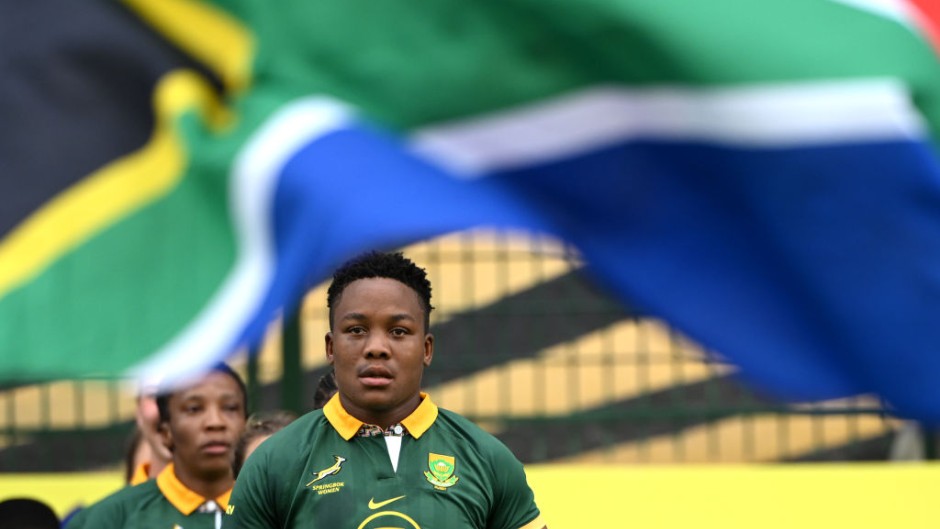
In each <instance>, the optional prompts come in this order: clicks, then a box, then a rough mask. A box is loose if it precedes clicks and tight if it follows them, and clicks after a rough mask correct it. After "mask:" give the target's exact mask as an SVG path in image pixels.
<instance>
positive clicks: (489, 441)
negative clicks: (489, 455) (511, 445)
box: [431, 408, 509, 453]
mask: <svg viewBox="0 0 940 529" xmlns="http://www.w3.org/2000/svg"><path fill="white" fill-rule="evenodd" d="M431 428H432V429H436V430H437V431H438V433H439V434H440V435H444V436H448V437H450V438H451V440H452V441H454V442H463V443H464V444H468V445H471V446H473V447H475V448H476V450H478V451H481V452H500V453H502V452H508V450H509V449H508V448H506V445H504V444H503V443H502V441H500V440H499V439H497V438H496V436H494V435H493V434H491V433H489V432H487V431H486V430H484V429H483V428H480V427H479V426H478V425H477V424H476V423H474V422H473V421H471V420H470V419H468V418H466V417H464V416H463V415H460V414H459V413H456V412H453V411H450V410H447V409H444V408H438V418H437V420H436V421H435V424H434V425H432V426H431Z"/></svg>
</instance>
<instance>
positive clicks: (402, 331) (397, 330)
mask: <svg viewBox="0 0 940 529" xmlns="http://www.w3.org/2000/svg"><path fill="white" fill-rule="evenodd" d="M409 334H411V332H410V331H409V330H408V329H404V328H402V327H395V328H394V329H392V336H398V337H401V336H407V335H409Z"/></svg>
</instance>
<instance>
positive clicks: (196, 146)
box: [0, 0, 940, 423]
mask: <svg viewBox="0 0 940 529" xmlns="http://www.w3.org/2000/svg"><path fill="white" fill-rule="evenodd" d="M62 3H63V5H65V4H67V2H64V1H63V2H62ZM95 5H96V6H97V7H96V9H97V10H98V11H100V12H101V13H102V18H107V21H106V22H101V21H100V20H98V19H95V20H93V21H87V24H89V25H92V26H95V25H101V26H102V27H108V28H114V31H113V34H112V33H109V32H91V34H90V35H89V34H88V32H81V33H80V34H81V35H83V37H82V39H79V38H78V37H77V36H75V35H76V34H77V33H70V32H69V31H68V30H67V29H70V30H72V31H74V30H75V29H74V28H75V27H76V25H77V24H76V23H75V22H76V21H74V20H73V21H72V22H73V24H71V25H69V26H68V28H66V29H59V30H57V32H51V31H50V32H49V33H50V35H53V34H54V36H55V38H54V39H53V40H52V41H50V42H53V43H58V47H56V45H54V44H50V45H49V46H48V49H43V50H40V51H45V52H48V54H50V55H53V56H57V57H64V59H62V60H63V61H64V64H63V65H62V66H63V69H62V70H61V71H65V72H69V73H70V74H72V76H73V77H77V78H78V81H79V85H81V81H86V82H87V83H91V82H92V80H93V79H106V78H108V77H109V76H114V77H117V78H118V79H119V80H121V79H123V78H122V75H121V74H120V73H119V72H123V71H124V69H122V68H120V69H113V68H114V66H116V65H121V64H128V65H131V66H133V68H131V72H133V73H135V74H138V77H139V78H140V81H139V82H138V83H137V84H136V85H133V86H131V87H130V88H128V89H127V90H128V91H129V90H130V89H131V88H134V89H140V88H142V89H143V92H145V93H152V94H153V103H152V107H153V110H152V111H143V112H140V111H135V113H134V114H133V115H135V116H136V115H139V114H142V115H143V116H144V117H143V118H142V120H143V122H144V123H147V120H152V125H150V129H149V130H150V135H149V136H148V137H147V138H146V139H145V140H144V141H142V142H140V141H139V140H138V143H137V144H135V143H134V142H133V141H134V140H133V138H121V139H122V140H124V142H123V143H121V142H117V141H115V142H109V143H108V146H107V147H109V148H111V149H115V150H114V151H113V152H110V153H108V152H107V150H106V149H105V150H102V151H100V153H104V154H100V153H99V151H94V152H95V153H99V154H97V155H98V156H99V157H100V156H105V157H107V156H110V157H111V158H107V162H106V163H100V164H98V165H96V164H95V160H96V158H94V157H93V156H91V153H92V151H93V149H91V147H89V148H88V149H82V150H79V152H74V153H72V152H69V151H68V150H66V151H63V152H65V153H66V154H69V156H68V157H65V158H64V159H60V160H59V162H61V164H63V165H57V166H56V167H63V166H64V167H66V168H69V167H72V168H73V169H74V170H73V171H72V172H70V173H69V171H68V170H65V173H68V174H67V176H65V177H59V176H55V175H53V176H50V177H49V178H48V179H47V180H48V182H49V183H48V184H47V185H46V186H45V187H43V188H41V189H40V190H39V191H35V192H32V193H33V195H32V196H31V198H29V199H28V200H27V199H25V198H24V199H23V200H20V199H17V200H11V201H10V202H11V203H12V204H15V207H11V208H10V209H9V210H8V211H7V210H6V207H7V206H5V210H4V214H3V217H0V221H2V222H3V223H4V224H2V225H0V229H3V230H5V231H3V232H0V234H2V236H3V237H4V238H3V239H2V240H0V321H4V322H7V323H9V324H5V325H3V328H2V329H0V349H2V350H3V351H4V354H3V355H2V359H0V373H3V374H4V376H5V377H7V378H19V379H25V378H40V379H41V378H50V377H59V376H74V375H90V374H108V375H115V374H118V373H123V372H125V370H127V369H132V370H133V371H134V372H137V373H145V374H148V375H156V374H159V375H170V374H174V375H179V374H180V373H185V372H190V370H193V369H199V368H201V367H205V366H206V365H208V364H210V363H212V362H215V361H217V360H218V359H220V358H224V357H225V356H226V355H227V354H230V353H231V352H232V350H233V348H234V347H236V346H238V345H241V344H246V343H251V342H253V341H256V340H257V339H258V338H259V337H260V336H261V333H262V331H263V329H264V327H265V326H266V325H267V323H268V322H269V321H270V320H271V319H272V318H273V317H274V316H275V315H276V314H277V312H278V311H279V310H282V309H283V308H284V307H291V306H292V305H293V304H296V302H297V300H298V299H299V297H300V295H301V294H302V293H303V291H304V289H305V288H306V287H309V286H310V285H311V284H313V283H314V282H315V281H318V280H321V279H323V278H324V277H325V275H326V274H327V273H328V272H329V270H330V269H331V268H332V267H333V266H335V264H337V263H338V262H340V261H341V260H343V259H345V258H347V257H349V256H351V255H353V254H355V253H356V252H359V251H362V250H364V249H367V248H370V247H376V246H378V247H393V246H397V245H400V244H405V243H408V242H412V241H416V240H420V239H422V238H426V237H430V236H434V235H437V234H441V233H446V232H448V231H453V230H459V229H464V228H467V227H471V226H477V225H483V224H486V225H493V226H506V227H520V228H525V229H531V230H535V231H543V232H549V233H553V234H556V235H558V236H560V237H562V238H563V239H564V240H566V241H568V242H570V243H571V244H573V245H574V246H576V247H577V248H578V249H579V250H580V251H581V252H582V253H583V255H584V257H585V260H586V262H587V263H588V270H589V271H591V272H592V273H593V274H594V275H595V277H597V278H598V279H599V280H600V281H601V282H602V283H603V284H605V285H607V286H608V288H610V289H612V291H614V292H616V293H617V294H618V295H619V296H620V297H621V298H622V299H624V300H628V301H629V302H630V303H632V304H635V305H639V306H641V307H643V308H645V309H646V310H647V311H649V312H650V313H651V314H654V315H657V316H660V317H662V318H664V319H665V320H667V321H669V322H670V323H672V324H673V325H675V326H676V327H678V328H679V329H681V330H683V331H684V332H686V333H687V334H688V335H690V336H691V337H693V338H694V339H696V340H698V341H699V342H701V343H702V344H704V345H706V346H708V347H710V348H712V349H714V350H716V351H718V352H719V353H720V354H722V355H724V356H726V357H727V358H728V359H729V360H731V361H732V362H734V363H735V364H736V365H738V366H740V368H741V372H742V375H743V376H744V377H746V378H747V379H749V380H751V381H752V382H753V383H754V384H755V385H757V386H758V387H762V388H764V389H765V390H767V391H768V392H770V393H773V394H775V395H778V396H780V397H783V398H788V399H800V400H804V399H805V400H809V399H822V398H832V397H838V396H845V395H852V394H857V393H864V392H875V393H877V394H879V395H881V396H883V397H884V398H885V399H886V400H887V401H888V402H890V403H891V404H892V405H893V406H895V407H896V408H897V409H898V410H899V413H901V414H903V415H909V416H911V417H915V418H918V419H921V420H924V421H928V422H933V423H936V422H938V421H940V392H937V391H935V390H934V389H933V388H934V385H935V383H936V380H938V378H940V355H938V354H937V352H938V351H937V349H938V347H940V327H938V326H936V325H933V319H934V314H936V313H938V309H940V164H938V158H937V147H938V143H937V138H938V137H940V61H938V55H937V49H938V47H937V42H938V41H937V34H938V33H937V27H938V26H937V20H938V17H937V8H936V7H934V6H933V4H930V3H929V2H927V1H918V0H911V1H903V0H897V1H894V2H876V1H873V0H851V1H850V0H840V1H836V0H786V1H784V0H777V1H766V2H760V3H754V2H749V1H747V0H713V1H710V2H705V3H692V2H684V1H680V0H642V1H630V2H627V1H623V0H584V1H579V2H572V1H570V0H548V1H545V0H540V1H538V2H533V1H526V0H513V1H504V2H498V3H466V2H459V1H456V0H427V1H425V2H417V3H416V2H405V1H397V0H389V1H386V2H382V3H378V4H377V3H372V2H370V3H366V2H360V1H359V0H344V1H343V2H339V1H333V0H328V1H321V2H304V1H301V0H285V1H283V2H278V3H276V4H273V3H272V5H270V6H268V5H267V4H264V3H258V2H253V1H248V0H216V1H213V2H199V1H196V0H154V1H148V0H127V1H126V2H125V3H124V7H121V8H120V10H119V11H120V12H119V13H115V10H117V8H118V7H119V6H116V5H115V4H109V3H100V4H95ZM125 9H126V11H125ZM105 14H107V15H105ZM95 27H97V26H95ZM23 32H25V31H24V30H20V33H23ZM59 33H62V34H64V35H66V36H68V35H72V37H71V38H73V39H76V42H77V44H79V49H78V51H75V50H74V48H72V47H69V46H67V45H65V44H63V41H61V40H56V39H60V38H61V37H62V36H61V35H58V34H59ZM24 38H26V37H25V36H24ZM29 38H39V37H37V36H34V35H33V36H30V37H29ZM109 38H110V39H113V40H114V43H116V42H118V41H120V40H122V39H127V40H129V41H132V42H134V43H136V45H135V46H136V47H130V46H129V47H118V48H115V47H114V46H112V45H110V44H113V43H111V41H107V39H109ZM83 39H88V40H87V42H86V41H84V40H83ZM105 41H107V42H105ZM64 42H65V43H68V42H70V41H64ZM82 46H84V47H82ZM4 49H11V50H14V51H16V50H18V49H19V48H18V47H17V46H12V47H11V46H5V47H4ZM145 50H146V51H145ZM152 50H158V51H159V53H158V55H159V56H160V57H161V58H162V59H161V60H162V63H161V62H159V61H156V62H147V66H144V65H143V62H142V61H143V58H144V57H150V56H151V55H153V53H152ZM83 52H84V53H83ZM0 53H3V52H0ZM30 53H33V54H37V56H35V57H30ZM39 53H40V52H39V51H29V52H27V53H23V52H20V53H14V55H17V56H18V61H19V62H16V63H15V64H17V65H18V68H19V69H18V70H17V73H18V74H22V75H17V76H16V77H15V78H16V79H17V80H19V79H21V78H22V79H25V81H23V82H22V86H19V91H18V92H15V93H14V94H12V95H4V99H8V100H9V99H10V98H11V97H12V98H13V99H16V98H17V97H18V98H19V99H20V100H27V99H28V100H30V101H31V102H33V103H35V104H36V105H37V108H40V109H41V108H43V107H42V105H43V102H44V101H45V100H46V99H54V96H60V97H61V96H62V95H63V94H62V93H56V90H54V89H50V88H49V86H50V85H49V83H50V82H51V81H50V80H49V79H46V78H42V77H41V76H42V75H45V74H37V72H45V71H46V70H45V69H44V68H45V67H43V68H40V67H39V65H40V64H43V65H44V64H48V62H42V61H41V60H40V59H41V57H39V56H38V54H39ZM148 54H150V55H148ZM12 63H13V62H12V61H11V64H12ZM91 65H95V66H97V67H96V68H91V67H90V66H91ZM70 68H73V69H75V70H76V72H78V73H72V72H71V70H70ZM50 75H51V74H50ZM37 76H38V77H37ZM67 80H68V81H72V82H75V79H73V78H68V79H67ZM123 80H124V81H125V83H126V81H127V80H126V79H123ZM85 86H87V84H86V85H85ZM108 86H112V87H113V86H114V85H108ZM62 92H63V93H64V94H65V95H69V94H74V93H75V92H73V91H71V90H66V89H63V90H62ZM91 92H93V93H94V94H95V95H96V96H99V97H101V101H98V100H96V101H98V102H99V103H101V105H102V107H106V106H107V102H108V99H109V98H108V97H106V96H107V95H108V93H109V92H108V91H107V90H103V89H98V90H91ZM116 93H120V94H125V93H126V92H125V91H124V90H123V89H122V90H118V91H117V92H116ZM127 93H129V92H127ZM134 93H137V92H134ZM0 95H2V94H0ZM64 99H65V100H68V99H69V98H68V97H66V98H64ZM89 99H91V96H89ZM74 102H75V101H73V103H74ZM78 103H79V104H76V105H74V108H71V107H70V108H66V109H65V111H64V112H62V113H61V114H62V115H59V113H56V115H55V116H47V118H46V119H50V120H51V119H53V117H54V118H55V119H57V120H66V119H67V118H69V116H70V115H72V114H78V115H79V117H80V116H81V114H82V111H87V108H88V107H87V105H82V104H81V103H83V101H79V102H78ZM137 105H138V107H139V106H140V105H139V102H138V103H137ZM8 106H13V105H8ZM138 107H135V109H136V108H138ZM0 108H6V107H0ZM16 108H18V109H20V108H23V107H22V106H21V105H20V106H16ZM50 108H57V107H50ZM5 112H7V111H6V110H5ZM30 116H31V114H26V113H24V112H23V111H19V114H17V115H16V116H15V117H17V118H19V119H18V120H17V121H20V120H24V121H29V118H30ZM120 116H124V115H123V114H120ZM92 122H94V120H92ZM122 127H124V124H122V123H117V124H116V125H114V130H121V129H122ZM50 128H52V127H50ZM128 128H130V127H128ZM11 129H15V128H11V127H7V128H6V130H5V131H4V132H3V133H2V134H3V135H4V136H3V137H4V140H3V143H5V144H7V145H6V146H4V147H3V148H4V149H5V150H6V149H10V150H11V151H15V152H17V153H19V152H27V153H29V155H26V154H22V155H21V157H23V156H25V157H27V161H28V162H30V163H33V164H35V163H38V162H36V161H35V160H33V159H32V158H30V156H32V157H33V158H34V157H35V156H36V154H35V153H36V149H37V145H39V146H43V147H44V146H45V143H44V141H45V140H46V139H47V138H46V137H45V136H44V135H42V134H38V133H37V135H36V136H35V137H28V138H25V139H21V140H20V141H21V142H23V145H22V148H21V149H19V150H14V148H13V147H11V146H10V145H12V144H11V143H10V142H11V141H12V140H10V139H8V136H10V135H12V134H13V133H12V132H11ZM33 129H35V127H33ZM33 129H30V128H29V127H27V129H26V130H28V131H29V130H33ZM37 130H38V129H37ZM91 130H94V125H92V126H91ZM38 132H43V131H41V130H39V131H38ZM77 133H78V134H79V135H81V131H77ZM53 139H54V138H53ZM26 140H28V143H26ZM84 141H88V139H87V138H86V139H84ZM56 145H58V143H57V144H56ZM49 148H50V149H52V150H54V149H56V147H55V146H53V145H52V144H50V145H49ZM73 150H75V149H73ZM80 155H84V156H85V158H86V159H84V160H83V161H82V162H81V163H78V162H74V163H73V162H71V161H70V160H71V157H73V156H74V157H80ZM48 163H49V165H56V164H53V163H52V162H48ZM23 167H25V168H27V169H29V171H26V172H24V169H23V168H20V167H17V171H9V170H5V171H4V180H8V182H7V183H5V184H3V185H4V187H6V191H5V192H4V197H7V196H19V192H18V190H19V189H20V188H21V187H24V188H25V187H31V186H30V185H29V182H30V178H31V174H32V172H33V171H38V170H40V169H39V168H38V167H37V166H36V165H28V164H26V165H24V166H23ZM63 174H64V173H63ZM23 196H29V194H24V195H23ZM4 202H7V199H6V198H4Z"/></svg>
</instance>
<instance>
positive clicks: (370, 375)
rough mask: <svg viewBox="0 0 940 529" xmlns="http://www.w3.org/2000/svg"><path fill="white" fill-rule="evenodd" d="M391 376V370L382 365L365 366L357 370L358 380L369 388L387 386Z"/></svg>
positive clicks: (390, 381)
mask: <svg viewBox="0 0 940 529" xmlns="http://www.w3.org/2000/svg"><path fill="white" fill-rule="evenodd" d="M393 378H394V377H393V376H392V372H391V371H389V370H388V369H386V368H385V367H382V366H366V367H365V368H364V369H362V370H360V371H359V381H360V382H362V384H363V385H364V386H367V387H371V388H383V387H385V386H388V385H389V384H391V383H392V379H393Z"/></svg>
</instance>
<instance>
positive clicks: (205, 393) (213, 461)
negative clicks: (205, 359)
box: [163, 372, 245, 483]
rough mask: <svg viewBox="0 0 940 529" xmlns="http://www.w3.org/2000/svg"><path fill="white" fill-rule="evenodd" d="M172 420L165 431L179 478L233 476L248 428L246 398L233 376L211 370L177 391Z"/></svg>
mask: <svg viewBox="0 0 940 529" xmlns="http://www.w3.org/2000/svg"><path fill="white" fill-rule="evenodd" d="M169 407H170V421H169V423H168V424H167V425H166V427H165V428H164V430H163V433H164V436H165V441H166V443H167V445H168V446H170V447H172V449H173V464H174V466H175V468H176V474H177V477H179V478H180V480H181V481H183V483H186V481H187V480H186V478H192V479H197V480H215V479H226V478H227V477H229V476H231V472H232V459H233V455H234V450H235V444H236V443H237V442H238V438H239V437H240V436H241V434H242V431H243V430H244V429H245V400H244V395H243V394H242V392H241V389H240V387H239V385H238V382H236V381H235V380H234V379H233V378H232V377H231V376H229V375H227V374H225V373H219V372H212V373H210V374H209V375H207V376H206V378H204V379H202V381H200V382H199V383H198V384H196V385H194V386H191V387H189V388H188V389H184V390H180V391H177V392H176V393H174V394H173V395H172V396H171V397H170V400H169Z"/></svg>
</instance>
